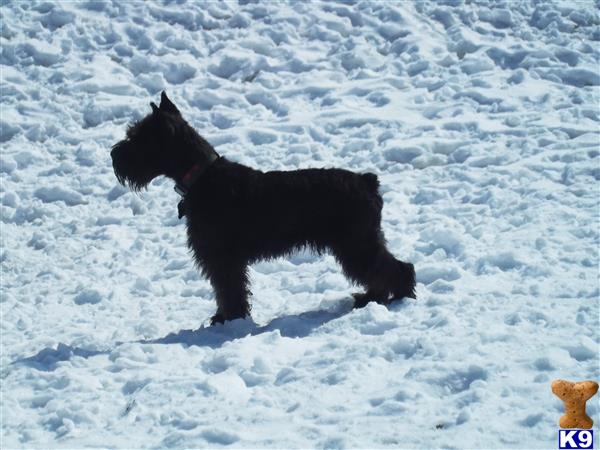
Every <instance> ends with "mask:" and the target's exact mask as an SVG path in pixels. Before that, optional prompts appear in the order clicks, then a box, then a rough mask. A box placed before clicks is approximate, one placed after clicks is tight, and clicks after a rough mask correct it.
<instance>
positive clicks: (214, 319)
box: [210, 313, 225, 326]
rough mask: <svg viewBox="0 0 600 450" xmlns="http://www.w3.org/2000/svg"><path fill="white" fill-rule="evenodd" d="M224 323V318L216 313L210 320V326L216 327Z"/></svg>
mask: <svg viewBox="0 0 600 450" xmlns="http://www.w3.org/2000/svg"><path fill="white" fill-rule="evenodd" d="M223 323H225V317H224V316H223V314H221V313H217V314H215V315H214V316H212V318H211V319H210V325H211V326H213V325H218V324H223Z"/></svg>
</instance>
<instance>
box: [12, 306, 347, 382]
mask: <svg viewBox="0 0 600 450" xmlns="http://www.w3.org/2000/svg"><path fill="white" fill-rule="evenodd" d="M351 310H352V303H351V302H347V301H340V302H337V304H336V305H335V307H334V308H332V309H325V310H319V311H308V312H303V313H300V314H291V315H288V316H283V317H278V318H276V319H273V320H272V321H271V322H269V323H268V324H267V325H264V326H259V325H257V324H256V323H254V321H252V319H239V320H234V321H231V322H227V323H225V324H223V325H216V326H207V327H201V328H199V329H197V330H181V331H178V332H177V333H170V334H168V335H167V336H165V337H162V338H158V339H148V340H139V341H133V342H129V343H132V344H133V343H135V344H182V345H186V346H198V347H210V348H219V347H221V346H222V345H223V344H224V343H225V342H229V341H233V340H235V339H239V338H243V337H245V336H248V335H251V336H256V335H259V334H262V333H270V332H272V331H276V330H278V331H279V333H280V334H281V336H284V337H292V338H297V337H298V338H301V337H306V336H308V335H309V334H311V333H312V332H313V331H314V330H315V329H317V328H319V327H320V326H322V325H324V324H326V323H328V322H331V321H332V320H335V319H337V318H339V317H341V316H343V315H345V314H347V313H348V312H350V311H351ZM126 343H128V342H117V343H116V346H115V347H119V346H121V345H123V344H126ZM112 351H113V350H89V349H84V348H78V347H74V346H71V345H66V344H62V343H59V344H58V346H57V347H56V348H49V347H46V348H44V349H42V350H40V351H39V352H38V353H37V354H35V355H33V356H30V357H28V358H21V359H17V360H16V361H13V362H12V363H11V365H21V364H22V365H26V366H29V367H33V368H35V369H37V370H41V371H44V372H51V371H53V370H55V369H56V367H57V364H58V363H60V362H62V361H69V360H71V358H73V357H75V356H76V357H81V358H85V359H87V358H90V357H92V356H97V355H110V353H111V352H112Z"/></svg>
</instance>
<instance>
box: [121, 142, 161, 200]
mask: <svg viewBox="0 0 600 450" xmlns="http://www.w3.org/2000/svg"><path fill="white" fill-rule="evenodd" d="M127 145H128V142H127V141H121V142H119V143H117V144H115V145H114V146H113V150H112V152H111V157H112V162H113V170H114V172H115V176H116V177H117V180H118V181H119V183H120V184H121V185H123V186H127V187H129V189H131V190H132V191H136V192H137V191H141V190H142V189H145V188H146V187H147V186H148V184H149V183H150V182H151V181H152V180H153V179H154V178H155V177H157V176H158V175H159V174H158V173H156V171H154V170H152V169H151V168H149V167H148V166H147V164H148V161H136V160H135V159H133V158H131V156H129V155H128V152H127V149H126V147H127Z"/></svg>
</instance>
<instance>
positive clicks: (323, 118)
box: [0, 0, 600, 449]
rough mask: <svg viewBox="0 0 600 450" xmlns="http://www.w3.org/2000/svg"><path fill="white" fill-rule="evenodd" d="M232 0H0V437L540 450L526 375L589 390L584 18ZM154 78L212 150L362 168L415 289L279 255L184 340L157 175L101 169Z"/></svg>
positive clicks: (538, 392)
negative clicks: (244, 312) (247, 310)
mask: <svg viewBox="0 0 600 450" xmlns="http://www.w3.org/2000/svg"><path fill="white" fill-rule="evenodd" d="M245 3H246V2H242V4H239V5H238V4H235V3H233V2H221V3H217V2H206V3H201V2H191V1H188V2H185V1H172V2H164V3H154V2H129V1H128V2H125V1H120V2H117V1H114V2H104V1H95V0H90V1H81V2H66V1H65V2H55V3H50V2H17V1H13V2H7V1H3V2H2V6H1V10H0V12H1V21H2V25H1V36H2V37H1V52H2V53H1V57H0V63H1V66H0V70H1V102H2V110H1V118H0V119H1V131H0V145H1V156H0V180H1V189H0V190H1V193H0V200H1V227H2V228H1V235H2V248H1V252H0V261H1V264H2V295H1V310H2V328H1V337H2V354H1V365H2V370H1V382H2V387H1V390H2V402H1V403H2V405H1V412H2V418H1V439H2V442H1V446H2V448H45V449H46V448H55V447H61V448H75V447H88V446H89V447H129V448H131V447H158V448H165V447H174V448H181V447H221V446H227V447H232V448H263V447H277V448H399V447H402V448H416V447H431V448H442V447H443V448H556V445H557V444H556V442H557V426H558V425H557V422H558V418H559V416H560V415H561V412H562V403H561V402H560V401H559V400H558V399H557V398H556V397H554V396H553V395H552V393H551V392H550V382H551V381H552V380H554V379H556V378H565V379H569V380H584V379H595V380H598V379H599V378H600V369H599V356H598V350H599V335H598V330H599V329H600V327H599V297H600V293H599V281H598V267H599V257H598V256H599V254H598V251H599V245H600V242H599V222H598V220H599V217H600V216H599V214H600V209H599V198H600V192H599V186H600V185H599V182H598V181H599V179H600V145H599V144H600V134H599V133H600V127H599V121H600V110H599V102H600V93H599V89H600V87H599V85H600V71H599V67H598V65H599V59H600V18H599V16H598V9H597V5H596V4H595V3H594V2H592V1H581V2H550V1H544V2H539V3H528V2H527V3H525V2H512V1H510V2H509V1H490V2H478V4H476V5H475V4H470V3H469V4H464V2H463V1H461V0H452V1H419V2H414V3H412V2H394V3H393V2H367V1H358V2H342V3H335V2H324V3H308V2H303V1H298V2H290V3H279V2H260V3H258V4H254V3H249V4H245ZM162 89H166V90H167V92H168V94H169V96H170V97H171V99H172V100H173V101H174V102H175V103H176V104H177V105H178V106H179V108H180V109H181V110H182V112H183V114H184V116H185V117H186V118H187V119H188V120H189V121H190V123H191V124H193V126H195V127H196V128H197V129H198V130H199V132H200V133H201V134H203V135H204V136H205V137H206V138H207V139H208V140H209V141H210V142H212V143H213V144H214V145H215V146H216V148H217V150H218V151H219V152H220V153H221V154H223V155H224V156H227V157H228V158H230V159H232V160H236V161H239V162H242V163H245V164H248V165H251V166H254V167H258V168H261V169H264V170H268V169H296V168H305V167H332V166H337V167H343V168H346V169H350V170H355V171H372V172H375V173H377V174H378V175H379V176H380V180H381V182H382V193H383V196H384V199H385V207H384V224H383V227H384V230H385V233H386V237H387V239H388V242H389V247H390V249H391V251H392V252H393V253H394V254H395V255H396V256H397V257H398V258H401V259H403V260H407V261H411V262H413V263H414V264H415V266H416V271H417V277H418V280H419V284H418V293H417V294H418V297H419V298H418V300H416V301H413V300H404V301H398V302H396V303H394V304H393V305H392V306H391V307H389V308H385V307H383V306H380V305H375V304H371V305H368V306H367V307H366V308H364V309H361V310H353V309H352V308H351V305H352V299H351V296H350V294H351V293H352V292H354V291H355V290H356V288H353V287H352V286H350V285H349V284H348V283H347V282H346V280H345V279H344V277H343V276H342V274H341V272H340V270H339V268H338V267H337V265H336V264H335V262H334V260H333V258H332V257H331V256H327V255H325V256H317V255H313V254H310V253H302V254H298V255H295V256H293V257H291V258H289V259H287V260H276V261H270V262H263V263H260V264H257V265H255V266H254V267H253V268H252V270H251V276H252V281H253V292H254V298H253V306H254V309H253V320H245V321H235V322H231V323H227V324H225V325H224V326H216V327H208V319H209V317H210V316H211V315H212V314H213V312H214V309H215V304H214V300H213V294H212V292H211V289H210V286H209V284H208V282H207V281H205V280H204V279H203V278H201V277H200V276H199V274H198V273H197V271H196V270H195V269H194V267H193V265H192V263H191V258H190V256H189V254H188V250H187V248H186V246H185V230H184V224H183V221H179V220H178V219H177V201H178V197H177V194H176V193H175V192H174V191H173V189H172V183H171V182H169V181H167V180H165V179H158V180H156V181H155V182H153V183H152V185H151V186H150V187H149V189H148V190H147V191H146V192H143V193H142V194H140V195H136V194H133V193H130V192H128V191H127V190H126V189H125V188H123V187H121V186H119V185H118V184H117V181H116V178H115V176H114V174H113V172H112V166H111V161H110V156H109V151H110V147H111V145H112V144H114V143H115V142H116V141H117V140H119V139H121V138H122V137H123V136H124V132H125V129H126V125H127V124H128V123H129V122H131V121H132V120H134V119H136V118H140V117H141V116H143V115H145V114H146V113H148V112H149V111H150V108H149V106H148V103H149V102H150V101H155V102H156V101H158V98H159V94H160V91H161V90H162ZM599 398H600V396H596V397H595V398H594V399H592V400H591V401H590V402H588V411H589V413H590V415H592V417H593V418H594V420H595V421H596V424H598V423H600V408H599V403H598V399H599ZM596 430H598V429H597V428H596Z"/></svg>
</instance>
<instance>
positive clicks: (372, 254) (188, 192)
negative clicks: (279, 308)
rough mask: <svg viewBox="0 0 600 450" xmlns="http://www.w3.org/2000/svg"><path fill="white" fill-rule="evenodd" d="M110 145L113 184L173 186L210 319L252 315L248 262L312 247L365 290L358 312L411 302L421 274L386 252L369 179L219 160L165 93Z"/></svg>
mask: <svg viewBox="0 0 600 450" xmlns="http://www.w3.org/2000/svg"><path fill="white" fill-rule="evenodd" d="M150 106H151V107H152V112H151V113H150V114H148V115H147V116H146V117H145V118H143V119H142V120H140V121H139V122H137V123H135V124H133V125H132V126H130V127H129V128H128V130H127V136H126V138H125V139H124V140H122V141H120V142H118V143H117V144H115V145H114V147H113V148H112V152H111V156H112V161H113V167H114V171H115V174H116V176H117V179H118V180H119V182H120V183H121V184H123V185H128V186H129V187H130V188H131V189H132V190H134V191H138V190H140V189H142V188H145V187H146V186H147V185H148V183H150V181H152V179H154V178H155V177H157V176H159V175H164V176H167V177H169V178H171V179H173V180H174V181H175V183H176V185H175V190H176V191H177V192H178V193H179V194H180V195H181V196H182V200H181V202H180V204H179V214H180V217H182V216H185V217H186V218H187V234H188V245H189V247H190V249H191V250H192V252H193V255H194V258H195V260H196V263H197V265H198V267H199V268H200V269H201V270H202V272H203V274H204V275H205V276H206V277H208V279H209V280H210V282H211V284H212V286H213V288H214V291H215V295H216V300H217V312H216V314H215V315H214V316H213V318H212V323H213V324H215V323H222V322H224V321H226V320H233V319H237V318H242V317H246V316H248V315H249V314H250V304H249V303H248V296H249V295H250V290H249V283H248V265H249V264H252V263H254V262H256V261H259V260H262V259H269V258H275V257H278V256H282V255H287V254H290V253H292V252H293V251H295V250H298V249H301V248H304V247H308V248H310V249H312V250H314V251H316V252H323V251H330V252H332V253H333V255H334V256H335V258H336V259H337V261H338V262H339V263H340V265H341V266H342V269H343V271H344V273H345V275H346V277H347V278H348V279H349V280H351V281H352V282H355V283H358V284H360V285H362V286H364V288H365V290H366V292H365V293H362V294H354V298H355V303H354V305H355V307H363V306H365V305H366V304H367V303H368V302H370V301H376V302H378V303H382V304H388V303H390V302H391V301H392V300H393V299H400V298H403V297H412V298H415V270H414V267H413V265H412V264H410V263H406V262H402V261H399V260H397V259H396V258H394V257H393V256H392V254H391V253H390V252H389V251H388V250H387V248H386V246H385V240H384V237H383V232H382V230H381V208H382V206H383V200H382V198H381V195H380V194H379V192H378V188H379V181H378V180H377V176H376V175H374V174H372V173H364V174H357V173H353V172H349V171H347V170H342V169H302V170H292V171H285V172H284V171H271V172H262V171H260V170H255V169H252V168H250V167H246V166H243V165H241V164H237V163H235V162H232V161H229V160H228V159H226V158H224V157H222V156H219V155H218V154H217V152H216V151H215V149H214V148H213V147H212V146H211V145H210V144H209V143H208V142H207V141H206V140H204V139H203V138H202V137H201V136H200V135H199V134H198V133H197V132H196V131H195V130H194V129H193V128H192V127H191V126H190V125H189V124H188V123H187V122H186V121H185V120H184V119H183V117H182V116H181V113H180V112H179V110H178V109H177V107H176V106H175V105H174V104H173V103H172V102H171V101H170V100H169V99H168V98H167V95H166V94H165V93H164V92H163V93H162V96H161V102H160V107H157V106H156V105H155V104H154V103H150Z"/></svg>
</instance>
